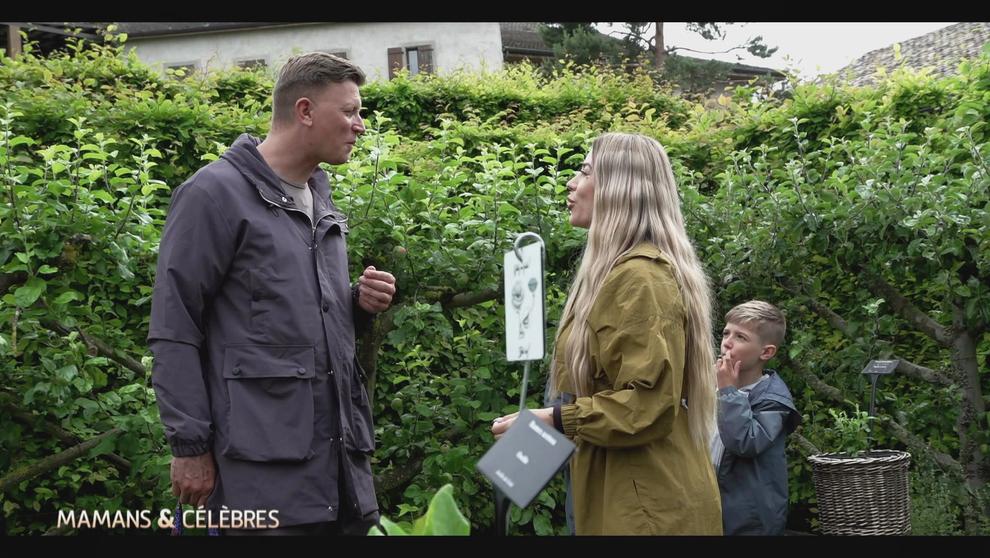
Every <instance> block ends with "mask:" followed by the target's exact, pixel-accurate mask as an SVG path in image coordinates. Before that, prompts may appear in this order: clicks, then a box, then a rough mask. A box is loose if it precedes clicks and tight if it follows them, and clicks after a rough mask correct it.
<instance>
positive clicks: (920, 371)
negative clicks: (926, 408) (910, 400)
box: [780, 280, 955, 386]
mask: <svg viewBox="0 0 990 558" xmlns="http://www.w3.org/2000/svg"><path fill="white" fill-rule="evenodd" d="M780 284H781V286H782V287H784V289H786V290H787V291H789V292H790V293H791V294H794V295H796V296H799V297H801V298H802V299H803V300H805V301H806V302H807V303H808V305H809V306H810V307H811V309H812V310H814V312H815V313H816V314H818V315H819V316H821V317H822V318H823V319H824V320H825V321H827V322H828V323H829V325H831V326H832V327H834V328H835V329H837V330H838V331H841V332H842V333H843V334H844V335H845V336H846V337H848V338H850V339H856V336H855V335H854V334H853V332H852V328H851V327H850V326H849V323H848V322H846V320H845V319H843V317H842V316H840V315H839V314H837V313H836V312H835V311H834V310H832V309H831V308H830V307H829V306H828V305H827V304H825V303H823V302H822V301H820V300H818V299H817V298H815V297H814V296H811V295H810V294H808V293H806V292H805V291H804V290H803V289H801V288H800V287H798V286H797V285H795V284H794V283H793V282H791V281H789V280H784V281H781V282H780ZM891 358H892V359H896V360H898V361H900V362H898V364H897V371H898V372H900V373H902V374H904V375H905V376H909V377H912V378H915V379H919V380H925V381H927V382H932V383H936V384H941V385H943V386H952V385H955V383H954V382H953V380H952V378H951V377H950V376H949V375H947V374H946V373H945V372H942V371H936V370H932V369H931V368H926V367H924V366H920V365H918V364H915V363H913V362H911V361H909V360H907V359H904V358H901V357H899V356H897V355H893V356H891Z"/></svg>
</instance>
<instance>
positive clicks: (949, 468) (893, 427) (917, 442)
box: [877, 416, 963, 477]
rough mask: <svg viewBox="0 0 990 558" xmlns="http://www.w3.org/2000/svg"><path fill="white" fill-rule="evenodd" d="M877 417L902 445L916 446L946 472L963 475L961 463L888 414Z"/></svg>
mask: <svg viewBox="0 0 990 558" xmlns="http://www.w3.org/2000/svg"><path fill="white" fill-rule="evenodd" d="M877 418H879V419H880V420H881V422H883V423H884V424H885V425H886V426H888V427H889V430H890V431H891V434H893V435H894V437H895V438H897V439H898V440H900V441H901V442H903V443H904V445H906V446H908V447H912V448H917V449H919V450H921V451H923V452H925V453H928V454H929V455H931V456H932V458H933V459H934V460H935V463H937V464H938V466H939V467H941V468H942V470H943V471H945V472H947V473H953V474H956V475H959V476H960V477H961V476H963V468H962V465H960V464H959V462H958V461H956V460H955V459H953V458H952V457H951V456H949V455H946V454H944V453H941V452H939V451H937V450H936V449H935V448H933V447H932V446H931V445H929V444H928V443H927V442H925V441H924V440H922V439H921V438H919V437H918V436H915V435H914V434H912V433H911V432H909V431H908V430H907V429H906V428H904V427H903V426H901V424H900V423H898V422H897V421H896V420H894V419H892V418H890V417H888V416H879V417H877Z"/></svg>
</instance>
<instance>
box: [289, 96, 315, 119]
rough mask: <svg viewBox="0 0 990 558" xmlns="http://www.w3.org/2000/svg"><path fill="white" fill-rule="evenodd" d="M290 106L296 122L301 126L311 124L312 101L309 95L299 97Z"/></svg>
mask: <svg viewBox="0 0 990 558" xmlns="http://www.w3.org/2000/svg"><path fill="white" fill-rule="evenodd" d="M292 108H293V115H294V116H295V118H296V121H297V122H299V123H301V124H302V125H303V126H312V125H313V101H311V100H310V99H309V97H299V98H298V99H296V104H295V105H294V106H293V107H292Z"/></svg>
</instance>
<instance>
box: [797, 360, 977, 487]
mask: <svg viewBox="0 0 990 558" xmlns="http://www.w3.org/2000/svg"><path fill="white" fill-rule="evenodd" d="M791 364H792V365H794V369H795V370H797V371H798V372H799V373H801V375H802V376H804V378H805V380H806V381H807V382H808V384H809V385H810V386H811V387H812V388H813V389H814V390H815V391H816V392H818V393H819V395H822V396H823V397H826V398H828V399H831V400H832V401H836V402H839V403H844V402H845V398H843V397H842V391H841V390H839V389H838V388H836V387H834V386H830V385H828V384H826V383H825V382H824V381H822V380H821V379H820V378H819V377H818V376H816V375H815V374H814V373H813V372H812V371H810V370H808V369H807V368H805V367H804V366H802V365H800V364H798V363H796V362H794V361H791ZM877 418H879V419H880V420H881V421H882V422H883V423H884V424H885V425H887V426H889V430H890V432H891V434H892V435H893V436H894V437H895V438H897V439H898V440H900V441H901V442H902V443H903V444H904V445H906V446H908V447H913V448H917V449H919V450H922V451H924V452H925V453H928V454H929V455H931V456H932V457H933V459H934V460H935V463H937V464H938V465H939V467H941V468H942V470H944V471H946V472H949V473H958V474H959V475H962V472H963V469H962V465H960V464H959V462H958V461H956V460H955V459H953V458H952V457H951V456H949V455H946V454H944V453H941V452H939V451H937V450H935V448H933V447H932V446H931V445H930V444H928V443H927V442H925V441H924V440H922V439H921V438H919V437H918V436H915V435H914V434H912V433H911V432H909V431H908V430H907V429H906V428H904V427H903V426H901V425H900V424H899V423H898V422H897V421H895V420H893V419H891V418H890V417H888V416H886V415H879V416H878V417H877Z"/></svg>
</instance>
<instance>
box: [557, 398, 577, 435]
mask: <svg viewBox="0 0 990 558" xmlns="http://www.w3.org/2000/svg"><path fill="white" fill-rule="evenodd" d="M577 414H578V408H577V405H575V404H570V405H561V406H560V423H561V426H563V429H562V432H563V433H564V436H567V437H568V438H574V436H576V435H577V426H578V417H577Z"/></svg>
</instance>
